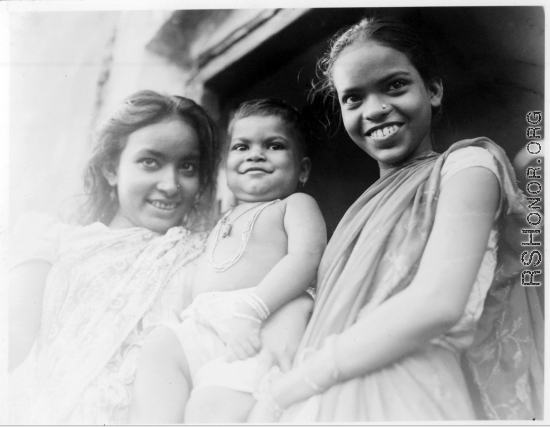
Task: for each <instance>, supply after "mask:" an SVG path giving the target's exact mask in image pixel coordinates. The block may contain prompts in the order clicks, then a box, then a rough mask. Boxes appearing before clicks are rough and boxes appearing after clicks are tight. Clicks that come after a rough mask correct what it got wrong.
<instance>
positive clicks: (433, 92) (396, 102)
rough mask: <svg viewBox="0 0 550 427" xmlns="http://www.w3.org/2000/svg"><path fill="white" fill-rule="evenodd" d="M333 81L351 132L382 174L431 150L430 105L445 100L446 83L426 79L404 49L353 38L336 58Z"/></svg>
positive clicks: (353, 138) (345, 122)
mask: <svg viewBox="0 0 550 427" xmlns="http://www.w3.org/2000/svg"><path fill="white" fill-rule="evenodd" d="M333 81H334V87H335V88H336V91H337V93H338V101H339V103H340V106H341V109H342V118H343V121H344V126H345V128H346V130H347V132H348V134H349V135H350V137H351V138H352V140H353V141H354V142H355V143H356V144H357V145H358V146H359V147H361V148H362V149H363V150H364V151H365V152H366V153H367V154H369V155H370V156H371V157H373V158H374V159H376V160H377V161H378V165H379V167H380V172H381V175H384V174H385V173H386V172H388V171H389V170H390V169H391V168H393V167H395V166H396V165H399V164H401V163H403V162H405V161H407V160H408V159H410V158H413V157H415V156H417V155H419V154H421V153H423V152H425V151H429V150H431V135H430V127H431V118H432V107H437V106H439V105H440V104H441V99H442V95H443V87H442V85H441V83H440V81H439V80H435V79H434V80H433V81H431V82H427V83H425V82H424V80H423V79H422V77H421V76H420V74H419V73H418V70H417V69H416V68H415V67H414V66H413V65H412V63H411V62H410V61H409V59H408V58H407V56H406V55H404V54H403V53H401V52H399V51H397V50H395V49H393V48H390V47H386V46H383V45H381V44H379V43H376V42H372V41H367V42H361V43H359V42H357V43H354V44H352V45H351V46H348V47H346V48H345V49H344V50H343V51H342V52H341V53H340V55H339V56H338V58H337V59H336V61H335V62H334V69H333Z"/></svg>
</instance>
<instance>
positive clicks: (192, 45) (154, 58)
mask: <svg viewBox="0 0 550 427" xmlns="http://www.w3.org/2000/svg"><path fill="white" fill-rule="evenodd" d="M374 13H376V14H384V15H392V16H398V17H402V18H405V19H408V20H411V21H415V22H417V23H420V24H421V25H425V26H426V28H429V29H430V31H431V33H432V40H433V43H434V48H435V49H436V52H437V55H438V58H439V59H440V62H441V68H442V74H443V77H444V87H445V96H444V100H443V104H444V111H445V115H444V117H443V120H442V121H441V122H440V123H439V127H438V129H437V133H436V140H437V146H438V148H439V149H440V150H443V149H445V148H446V147H447V146H449V145H450V144H451V143H452V142H454V141H457V140H460V139H464V138H470V137H477V136H487V137H489V138H491V139H493V140H494V141H495V142H497V143H498V144H500V145H501V146H502V147H503V148H504V149H505V150H506V152H507V154H508V156H509V157H510V159H511V160H513V159H514V158H515V157H516V155H517V154H518V153H520V152H522V150H525V146H526V144H527V142H528V141H529V140H528V139H527V138H526V128H527V126H528V124H527V122H526V120H525V117H526V114H527V113H528V112H529V111H543V109H544V60H545V59H544V23H545V18H544V9H543V7H541V6H532V7H531V6H530V7H511V6H506V7H504V6H502V7H419V8H412V7H410V8H397V7H394V8H330V9H323V8H314V9H253V10H252V9H225V10H224V9H211V10H166V11H161V10H154V11H81V12H78V11H72V12H52V11H49V12H11V13H10V14H9V36H10V44H9V70H10V80H9V88H10V94H9V113H10V123H9V124H10V133H9V163H10V167H9V178H10V184H9V223H10V225H13V223H14V221H15V220H16V219H17V217H18V216H20V215H21V214H22V213H23V212H26V211H30V210H36V211H41V212H47V213H51V214H54V215H58V216H60V217H61V218H67V216H68V214H70V213H71V211H72V210H73V209H74V208H75V207H76V205H77V204H78V202H79V200H80V199H79V197H78V195H79V194H81V193H82V184H81V183H82V177H81V173H82V170H83V165H84V163H85V161H86V159H87V158H88V156H89V154H90V149H91V144H92V135H93V130H94V129H95V128H96V126H97V125H98V124H99V123H101V121H102V120H104V119H105V118H106V117H107V116H108V115H109V113H110V112H111V111H112V110H113V109H114V107H115V106H116V105H117V104H118V103H119V102H121V101H122V100H123V99H124V98H125V97H126V96H128V95H129V94H131V93H133V92H135V91H137V90H140V89H152V90H156V91H161V92H165V93H169V94H176V95H182V96H187V97H190V98H192V99H194V100H195V101H197V102H198V103H200V104H201V105H203V106H204V107H205V108H206V109H207V110H208V111H209V113H210V114H211V115H212V116H213V117H214V119H215V120H216V122H217V123H218V124H219V126H220V129H221V133H222V135H224V128H225V126H226V125H227V121H228V117H229V116H230V114H231V112H232V110H233V109H234V107H235V106H236V105H237V104H238V103H239V102H240V101H242V100H246V99H251V98H258V97H264V96H277V97H280V98H283V99H284V100H286V101H287V102H289V103H291V104H294V105H295V106H297V107H298V108H300V109H303V111H304V113H305V114H306V115H307V117H308V118H309V119H310V120H311V126H312V129H313V130H314V136H315V137H314V140H313V144H312V146H313V147H312V148H313V150H312V161H313V172H312V176H311V180H310V182H309V183H308V184H307V185H306V187H305V188H304V191H305V192H307V193H309V194H311V195H312V196H314V197H315V198H316V199H317V201H318V202H319V205H320V207H321V209H322V211H323V214H324V215H325V218H326V220H327V226H328V231H329V235H330V234H332V232H333V230H334V228H335V226H336V224H337V223H338V221H339V219H340V218H341V216H342V215H343V213H344V212H345V211H346V209H347V208H348V207H349V205H351V203H352V202H353V201H355V199H356V198H357V197H358V196H359V195H360V194H361V193H362V192H363V191H365V189H367V188H368V187H369V185H371V184H372V183H373V182H374V181H375V180H376V179H377V178H378V168H377V165H376V163H375V162H374V161H372V160H371V159H370V158H369V157H368V156H367V155H366V154H365V153H363V152H362V151H361V150H360V149H358V148H357V147H356V146H355V145H354V144H353V143H352V142H351V140H350V139H349V138H348V136H347V135H346V134H345V131H344V130H343V129H342V127H341V126H338V123H339V117H338V116H337V115H334V114H332V113H331V112H330V111H327V110H326V108H325V107H326V105H323V104H322V102H320V101H319V100H314V101H313V102H308V93H309V89H310V87H311V81H312V79H314V77H315V63H316V60H317V58H319V57H320V56H321V55H322V54H323V52H325V51H326V49H327V48H328V43H327V40H328V38H329V37H330V36H332V35H333V34H334V33H335V32H336V31H337V30H339V29H340V28H342V27H344V26H346V25H349V24H353V23H355V22H357V21H358V20H360V19H361V18H362V17H364V16H366V15H372V14H374ZM327 118H328V119H329V122H330V123H331V126H329V127H327V125H326V121H327V120H326V119H327ZM543 125H544V123H543V124H542V126H543ZM539 134H540V135H543V133H542V132H539ZM520 157H521V156H520ZM518 159H519V158H518ZM532 160H533V159H532V158H529V157H527V158H524V159H523V160H521V159H520V160H518V161H521V162H523V163H519V164H520V168H521V167H523V170H525V165H526V164H527V163H528V162H530V161H532ZM522 165H523V166H522ZM537 166H540V164H538V165H537ZM520 178H521V177H520ZM218 199H219V204H218V205H219V209H220V210H225V209H226V208H227V207H228V205H229V202H230V194H229V192H228V189H227V187H226V185H225V182H224V179H223V174H221V175H220V182H219V190H218Z"/></svg>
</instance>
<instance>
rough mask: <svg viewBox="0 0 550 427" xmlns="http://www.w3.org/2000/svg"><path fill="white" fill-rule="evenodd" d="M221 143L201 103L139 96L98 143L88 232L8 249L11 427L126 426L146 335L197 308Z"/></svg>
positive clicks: (19, 234)
mask: <svg viewBox="0 0 550 427" xmlns="http://www.w3.org/2000/svg"><path fill="white" fill-rule="evenodd" d="M217 159H218V142H217V131H216V128H215V126H214V124H213V122H212V120H211V119H210V118H209V117H208V115H207V114H206V113H205V112H204V110H203V109H202V108H201V107H200V106H198V105H197V104H195V103H194V102H193V101H191V100H189V99H186V98H182V97H178V96H164V95H160V94H158V93H155V92H152V91H143V92H138V93H136V94H134V95H132V96H130V97H129V98H128V99H127V100H126V101H125V102H124V103H123V104H122V105H121V106H120V107H119V109H118V110H117V111H116V112H115V113H114V114H113V116H112V117H111V118H110V119H109V120H108V121H107V122H106V123H105V125H104V126H103V127H102V128H101V129H100V131H99V132H98V135H97V141H96V146H95V150H94V153H93V155H92V157H91V159H90V160H89V162H88V164H87V166H86V170H85V189H86V192H87V194H88V200H87V202H86V203H85V205H84V206H83V207H82V209H81V210H80V219H81V222H82V224H84V225H80V226H72V225H67V224H64V223H61V222H59V221H57V220H55V219H54V218H50V217H48V216H45V215H42V214H32V215H28V216H27V217H26V218H23V219H21V221H19V223H18V225H17V226H16V229H15V230H14V232H13V233H12V237H13V241H14V244H13V246H12V247H11V248H10V249H11V252H10V255H11V257H12V259H11V264H12V269H11V271H10V324H9V328H10V329H9V332H10V335H9V339H10V341H9V363H10V370H13V373H12V375H11V377H10V394H11V404H10V411H11V418H10V423H12V424H25V423H29V424H120V423H125V422H126V415H127V410H128V405H129V402H130V396H131V393H130V390H131V389H130V387H131V384H132V383H133V381H134V375H135V371H136V367H137V360H138V358H139V354H140V349H141V345H142V341H143V340H144V337H145V334H146V331H147V330H148V328H150V327H152V326H154V325H156V324H158V323H159V322H162V321H167V320H177V319H178V314H179V313H180V312H181V311H182V310H183V309H184V308H185V306H186V305H187V304H188V303H189V298H188V294H189V290H188V287H187V283H188V279H187V277H188V276H189V274H190V271H191V270H190V269H189V268H188V267H190V266H191V262H192V261H193V260H194V259H196V258H197V257H198V255H200V254H201V253H202V250H203V247H204V243H205V238H206V233H205V232H202V231H201V229H203V228H204V226H203V225H202V224H201V221H200V218H201V217H203V218H204V217H206V216H207V215H206V214H207V213H208V212H209V209H210V201H211V197H210V196H211V195H212V194H213V190H214V182H215V172H216V169H217Z"/></svg>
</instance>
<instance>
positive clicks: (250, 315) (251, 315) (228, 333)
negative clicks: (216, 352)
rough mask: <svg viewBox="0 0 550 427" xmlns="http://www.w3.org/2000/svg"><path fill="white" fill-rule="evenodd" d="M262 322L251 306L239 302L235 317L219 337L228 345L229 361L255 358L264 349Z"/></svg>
mask: <svg viewBox="0 0 550 427" xmlns="http://www.w3.org/2000/svg"><path fill="white" fill-rule="evenodd" d="M262 323H263V322H262V321H261V320H260V319H259V318H258V317H257V314H256V313H255V312H254V311H253V310H252V309H251V308H250V306H249V305H248V304H246V303H244V302H242V301H238V302H236V303H235V305H234V306H233V316H232V317H231V318H229V319H227V321H226V324H225V325H224V328H223V329H224V331H223V332H222V333H221V334H220V333H219V335H220V338H221V339H222V340H223V341H224V342H225V344H226V345H227V360H228V361H229V362H232V361H234V360H237V359H241V360H243V359H247V358H249V357H252V356H255V355H256V354H257V353H258V352H259V351H260V349H261V347H262V341H261V338H260V331H261V327H262Z"/></svg>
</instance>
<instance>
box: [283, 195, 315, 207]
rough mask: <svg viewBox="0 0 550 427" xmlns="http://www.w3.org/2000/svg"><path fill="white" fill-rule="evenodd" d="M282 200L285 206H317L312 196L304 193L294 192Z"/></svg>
mask: <svg viewBox="0 0 550 427" xmlns="http://www.w3.org/2000/svg"><path fill="white" fill-rule="evenodd" d="M283 202H284V203H285V204H286V205H287V206H308V205H311V206H317V202H316V201H315V199H314V198H313V197H311V196H310V195H309V194H306V193H294V194H291V195H290V196H288V197H287V198H286V199H284V200H283Z"/></svg>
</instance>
